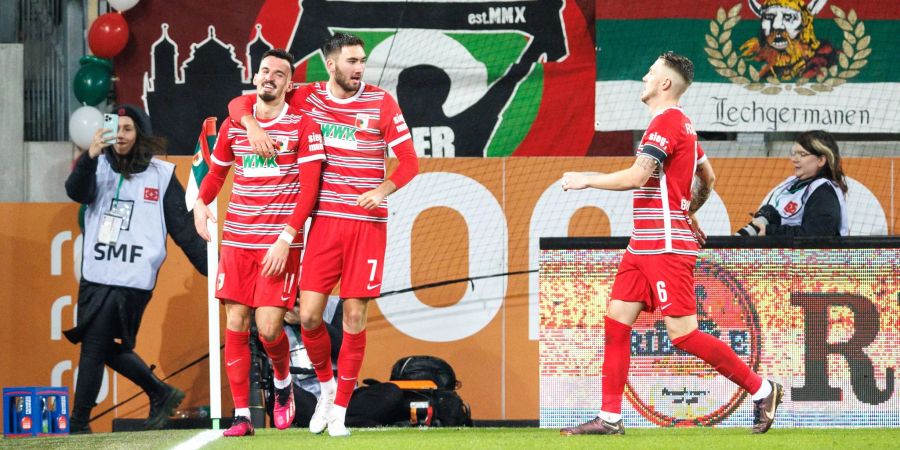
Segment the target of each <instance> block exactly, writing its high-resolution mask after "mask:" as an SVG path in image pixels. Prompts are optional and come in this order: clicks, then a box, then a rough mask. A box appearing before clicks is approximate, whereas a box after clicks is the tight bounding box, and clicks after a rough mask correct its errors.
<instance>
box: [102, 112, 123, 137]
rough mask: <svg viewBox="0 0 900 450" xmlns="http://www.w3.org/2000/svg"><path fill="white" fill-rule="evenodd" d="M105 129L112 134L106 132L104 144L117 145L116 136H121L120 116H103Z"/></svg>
mask: <svg viewBox="0 0 900 450" xmlns="http://www.w3.org/2000/svg"><path fill="white" fill-rule="evenodd" d="M103 128H106V129H107V130H112V133H110V132H106V134H104V135H103V142H105V143H107V144H115V143H116V136H117V135H118V134H119V115H118V114H104V115H103Z"/></svg>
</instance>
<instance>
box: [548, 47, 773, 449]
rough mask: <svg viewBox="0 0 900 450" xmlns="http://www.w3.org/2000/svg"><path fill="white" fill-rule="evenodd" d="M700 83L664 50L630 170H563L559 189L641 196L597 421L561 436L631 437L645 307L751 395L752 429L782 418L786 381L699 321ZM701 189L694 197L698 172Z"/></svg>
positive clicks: (704, 164)
mask: <svg viewBox="0 0 900 450" xmlns="http://www.w3.org/2000/svg"><path fill="white" fill-rule="evenodd" d="M693 78H694V66H693V64H692V63H691V61H690V60H689V59H688V58H686V57H684V56H680V55H676V54H674V53H671V52H667V53H664V54H662V55H661V56H660V57H659V58H658V59H657V60H656V61H655V62H654V63H653V65H652V66H651V67H650V69H649V71H648V72H647V74H646V75H644V78H643V81H644V90H643V92H642V93H641V101H642V102H644V103H645V104H646V105H647V107H648V109H649V110H650V115H651V116H652V119H651V121H650V125H649V127H648V128H647V131H646V132H645V133H644V137H643V138H642V139H641V143H640V145H639V147H638V149H637V158H636V159H635V162H634V165H632V166H631V167H629V168H627V169H624V170H620V171H618V172H613V173H594V174H591V173H579V172H566V173H565V174H563V178H562V188H563V189H564V190H569V189H575V190H577V189H585V188H588V187H591V188H596V189H608V190H616V191H624V190H632V189H633V190H635V191H634V231H633V233H632V236H631V241H630V242H629V244H628V249H627V250H626V251H625V255H624V256H623V257H622V261H621V263H620V264H619V269H618V272H617V274H616V279H615V282H613V288H612V292H611V293H610V297H611V299H612V300H610V302H609V307H608V308H607V316H606V318H605V327H604V328H605V330H604V331H605V341H604V355H603V369H602V373H603V382H602V392H603V402H602V406H601V408H600V413H599V414H598V416H597V417H596V418H594V419H593V420H590V421H588V422H585V423H583V424H581V425H578V426H574V427H569V428H564V429H562V430H561V433H562V434H563V435H574V434H624V433H625V428H624V426H623V424H622V415H621V411H622V393H623V391H624V388H625V381H626V379H627V377H628V367H629V364H630V361H631V327H632V325H633V324H634V322H635V321H636V320H637V318H638V315H640V313H641V312H642V311H649V312H652V311H654V310H656V309H657V308H658V309H659V310H660V311H661V313H662V315H663V317H664V321H665V324H666V329H667V331H668V333H669V338H670V339H671V340H672V344H674V345H675V346H676V347H678V348H679V349H681V350H683V351H685V352H688V353H690V354H692V355H695V356H697V357H699V358H700V359H702V360H704V361H706V362H707V363H709V364H710V365H712V366H713V367H714V368H715V369H716V370H717V371H718V372H719V373H721V374H722V375H724V376H726V377H727V378H728V379H729V380H731V381H733V382H734V383H736V384H738V385H739V386H741V387H742V388H743V389H745V390H746V391H747V392H749V393H751V394H752V398H753V400H754V423H753V428H752V429H753V432H754V433H765V432H766V431H768V430H769V427H771V426H772V423H773V422H774V421H775V411H776V409H777V408H778V405H779V404H780V403H781V398H782V395H783V391H782V387H781V385H780V384H778V383H775V382H773V381H769V380H764V379H762V378H761V377H760V376H759V375H757V374H756V373H754V372H753V371H752V370H751V369H750V367H748V366H747V364H745V363H744V362H743V361H742V360H741V359H740V358H739V357H738V356H737V354H735V352H734V350H732V349H731V347H729V346H728V344H726V343H725V342H723V341H721V340H719V339H717V338H715V337H713V336H711V335H709V334H706V333H703V332H701V331H700V330H699V329H698V323H697V304H696V298H695V294H694V265H695V262H696V259H697V252H698V250H699V246H700V245H701V244H702V243H703V242H704V241H705V236H704V234H703V232H702V231H701V230H700V228H699V226H698V223H697V219H696V218H695V217H694V213H696V212H697V210H698V209H700V207H701V206H702V205H703V203H704V202H706V200H707V199H708V198H709V195H710V193H711V192H712V186H713V182H714V180H715V175H714V173H713V170H712V166H711V165H710V163H709V161H708V160H707V158H706V156H705V155H704V154H703V149H702V148H700V145H699V143H698V142H697V133H696V132H695V130H694V126H693V124H692V123H691V120H690V119H689V118H688V117H687V116H686V115H685V113H684V111H682V109H681V108H680V107H679V106H678V102H679V99H680V98H681V95H682V94H684V92H685V90H687V88H688V86H690V84H691V81H693ZM695 174H696V175H697V179H698V181H699V182H698V183H697V188H696V189H697V190H696V192H695V193H692V192H691V187H692V182H693V179H694V175H695Z"/></svg>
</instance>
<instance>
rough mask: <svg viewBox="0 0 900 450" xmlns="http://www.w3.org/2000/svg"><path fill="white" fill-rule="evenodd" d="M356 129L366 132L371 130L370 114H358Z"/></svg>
mask: <svg viewBox="0 0 900 450" xmlns="http://www.w3.org/2000/svg"><path fill="white" fill-rule="evenodd" d="M356 128H359V129H361V130H365V129H368V128H369V115H368V114H362V113H360V114H357V115H356Z"/></svg>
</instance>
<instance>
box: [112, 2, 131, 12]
mask: <svg viewBox="0 0 900 450" xmlns="http://www.w3.org/2000/svg"><path fill="white" fill-rule="evenodd" d="M137 4H138V0H109V6H112V7H113V9H115V10H116V11H118V12H125V11H128V10H129V9H131V8H134V5H137Z"/></svg>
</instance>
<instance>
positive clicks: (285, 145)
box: [272, 136, 291, 152]
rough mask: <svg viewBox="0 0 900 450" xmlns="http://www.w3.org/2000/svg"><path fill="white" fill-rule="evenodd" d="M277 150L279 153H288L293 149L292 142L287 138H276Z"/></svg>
mask: <svg viewBox="0 0 900 450" xmlns="http://www.w3.org/2000/svg"><path fill="white" fill-rule="evenodd" d="M272 140H273V141H275V150H277V151H279V152H284V151H288V150H290V148H291V140H290V139H289V138H288V137H287V136H275V138H274V139H272Z"/></svg>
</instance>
